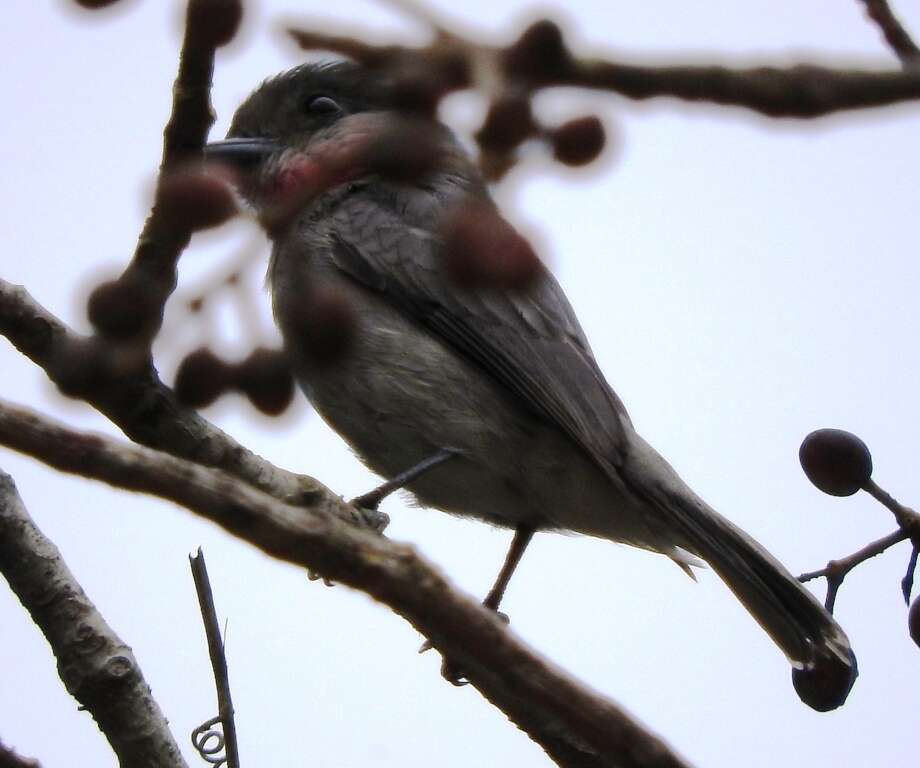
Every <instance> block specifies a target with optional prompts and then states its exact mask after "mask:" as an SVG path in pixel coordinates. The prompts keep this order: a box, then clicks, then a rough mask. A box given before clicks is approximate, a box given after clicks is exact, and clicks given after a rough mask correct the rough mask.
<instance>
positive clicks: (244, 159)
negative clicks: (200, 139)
mask: <svg viewBox="0 0 920 768" xmlns="http://www.w3.org/2000/svg"><path fill="white" fill-rule="evenodd" d="M280 146H281V145H280V144H279V143H278V142H277V141H275V140H274V139H224V140H223V141H212V142H211V143H210V144H208V145H207V146H205V148H204V159H205V160H207V161H211V162H216V163H223V164H224V165H229V166H231V167H232V168H235V169H236V170H238V171H254V170H255V169H256V168H258V167H259V165H261V164H262V162H263V161H264V160H265V159H266V158H267V157H269V156H270V155H271V154H273V153H274V152H276V151H277V150H278V149H279V147H280Z"/></svg>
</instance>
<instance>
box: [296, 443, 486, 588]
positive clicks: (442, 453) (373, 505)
mask: <svg viewBox="0 0 920 768" xmlns="http://www.w3.org/2000/svg"><path fill="white" fill-rule="evenodd" d="M459 453H460V450H459V449H457V448H441V449H440V450H439V451H438V452H437V453H433V454H432V455H431V456H429V457H428V458H426V459H422V460H421V461H420V462H419V463H418V464H416V465H415V466H412V467H409V469H407V470H406V471H405V472H400V473H399V474H398V475H396V477H393V478H390V479H389V480H387V481H386V482H385V483H383V484H381V485H378V486H377V487H376V488H374V489H373V490H370V491H368V492H367V493H365V494H362V495H361V496H356V497H355V498H353V499H352V500H351V501H350V502H349V503H350V504H351V505H352V506H353V507H355V508H356V509H358V510H362V509H367V510H372V511H374V512H376V511H377V507H378V506H380V502H381V501H383V500H384V499H385V498H386V497H387V496H389V495H390V494H391V493H393V491H398V490H399V489H400V488H403V487H405V486H406V485H408V484H409V483H411V482H412V481H413V480H415V479H416V478H417V477H421V476H422V475H424V474H425V473H426V472H428V471H429V470H432V469H434V468H435V467H437V466H438V465H439V464H443V463H444V462H445V461H447V460H448V459H451V458H453V457H454V456H457V455H458V454H459ZM380 514H381V517H382V518H383V524H382V525H381V526H379V527H378V528H377V531H378V533H382V532H383V529H384V528H385V527H386V524H387V523H388V522H389V521H390V519H389V518H388V517H387V516H386V515H384V514H383V513H380ZM307 578H309V579H310V581H316V580H317V579H322V580H323V584H325V585H326V586H327V587H331V586H334V585H333V583H332V582H331V581H329V579H327V578H325V577H324V576H320V575H319V574H318V573H316V572H314V571H307ZM499 597H501V596H499Z"/></svg>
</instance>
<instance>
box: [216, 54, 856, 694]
mask: <svg viewBox="0 0 920 768" xmlns="http://www.w3.org/2000/svg"><path fill="white" fill-rule="evenodd" d="M318 96H323V97H327V98H328V99H331V100H332V102H333V104H334V105H335V106H336V107H337V109H336V110H331V109H329V104H328V103H325V102H321V103H317V102H315V101H314V99H316V98H317V97H318ZM311 104H312V105H314V106H316V105H317V104H318V105H319V106H322V107H323V109H322V110H314V111H311V109H312V108H311V106H310V105H311ZM388 108H389V103H388V97H387V89H386V82H385V81H383V80H381V79H379V78H376V79H375V77H374V76H372V75H371V74H370V73H368V72H365V71H364V70H362V69H361V68H359V67H357V66H354V65H336V66H320V67H317V66H310V65H307V66H303V67H300V68H297V69H295V70H293V71H291V72H289V73H285V74H283V75H281V76H279V77H278V78H276V79H274V80H270V81H268V82H267V83H265V84H264V85H263V86H262V87H261V88H260V89H259V90H258V91H256V93H255V94H253V96H252V97H250V99H249V100H248V101H247V102H246V103H245V104H244V105H243V106H242V107H241V108H240V110H239V111H238V112H237V115H236V117H235V118H234V121H233V125H232V127H231V130H230V134H229V135H230V137H233V138H235V139H236V140H237V145H238V146H242V145H245V142H243V141H242V140H243V139H253V140H256V141H259V142H263V144H261V145H260V146H261V152H262V154H263V155H264V158H263V159H264V162H263V164H262V165H263V168H265V169H268V171H266V172H269V171H270V169H271V167H272V164H273V163H275V164H277V163H283V162H284V161H285V160H284V158H285V157H289V156H290V154H289V153H291V152H292V151H293V152H301V153H304V154H306V155H309V153H310V150H311V147H312V146H314V144H315V143H316V142H318V141H324V142H327V143H328V142H330V141H331V142H335V141H339V140H343V139H344V138H345V137H347V136H348V135H349V131H350V130H354V129H353V128H352V126H355V125H358V124H359V120H358V118H359V117H360V116H362V115H368V114H377V113H380V114H386V112H387V110H388ZM361 125H362V126H363V127H362V128H361V130H366V129H367V128H366V125H367V124H366V121H365V122H364V123H361ZM432 131H434V132H435V133H436V135H437V136H438V137H439V141H441V143H442V145H443V147H444V151H445V157H446V158H449V162H445V163H444V167H443V168H438V169H436V171H435V172H434V173H431V174H428V175H427V176H426V177H425V178H424V179H421V180H418V181H414V182H411V183H397V182H393V181H386V180H383V179H381V178H377V177H374V176H368V177H364V178H358V179H353V180H350V181H347V182H345V183H343V184H339V185H337V186H335V187H334V188H333V189H330V190H328V191H327V192H325V193H324V194H323V195H321V196H320V197H319V198H318V199H316V200H313V201H311V202H310V203H308V204H306V205H305V206H304V207H303V209H302V210H300V211H298V213H297V215H296V216H295V217H294V219H293V220H292V221H291V222H290V224H289V225H288V226H287V227H286V228H285V229H284V230H283V231H281V232H279V233H275V235H274V239H275V243H274V250H273V256H272V265H271V269H270V283H271V287H272V292H273V301H274V309H275V315H276V318H277V321H278V323H279V326H280V327H281V330H282V333H283V335H284V338H285V344H286V348H287V349H288V350H289V352H290V353H291V355H292V358H293V359H294V361H295V365H296V368H297V373H298V378H299V381H300V383H301V385H302V387H303V389H304V391H305V392H306V394H307V396H308V397H309V399H310V400H311V402H312V403H313V404H314V406H315V407H316V409H317V411H318V412H319V413H320V414H321V415H322V416H323V418H324V419H325V420H326V421H327V422H328V423H329V424H330V425H331V426H332V427H333V429H335V430H336V431H337V432H338V433H339V434H340V435H342V437H343V438H344V439H345V440H346V441H347V442H348V443H349V445H350V446H351V447H352V448H353V449H354V450H355V452H356V453H357V454H358V455H359V456H360V457H361V458H362V459H363V460H364V461H365V462H366V463H367V465H368V466H369V467H370V468H371V469H373V470H374V471H375V472H378V473H379V474H381V475H383V476H385V477H391V476H393V475H395V474H397V473H399V472H401V471H403V470H405V469H407V468H408V467H410V466H412V465H414V464H416V463H417V462H419V461H421V460H423V459H425V458H426V457H428V456H430V455H431V454H432V453H434V452H435V451H437V450H438V449H439V448H442V447H444V446H449V447H452V448H456V449H459V451H460V455H459V456H458V457H457V458H455V459H452V460H451V461H449V462H447V463H445V464H443V465H441V466H439V467H438V468H436V469H434V470H432V471H431V472H429V473H427V474H425V475H423V476H422V477H420V478H419V479H417V480H416V481H414V482H413V483H412V484H411V485H410V490H411V491H412V492H413V493H414V494H415V495H416V496H417V498H418V499H419V501H420V502H421V503H423V504H425V505H429V506H432V507H436V508H439V509H442V510H445V511H447V512H450V513H453V514H458V515H466V516H472V517H476V518H480V519H483V520H487V521H489V522H492V523H495V524H499V525H505V526H510V527H516V528H517V527H521V526H527V527H533V528H537V529H559V530H569V531H576V532H579V533H584V534H589V535H593V536H599V537H603V538H607V539H611V540H613V541H618V542H625V543H628V544H632V545H634V546H638V547H642V548H644V549H648V550H652V551H656V552H660V553H662V554H665V555H667V556H668V557H670V558H672V559H673V560H675V561H676V562H678V564H680V565H681V566H682V567H684V568H685V570H688V571H689V568H688V564H689V563H692V562H694V557H699V558H702V559H703V560H705V561H706V562H707V563H708V564H709V565H710V566H711V567H712V568H713V569H714V570H715V571H716V573H718V574H719V576H721V577H722V579H723V580H724V581H725V582H726V584H728V586H729V588H731V589H732V591H733V592H734V593H735V594H736V595H737V596H738V597H739V599H740V600H741V602H742V603H743V604H744V605H745V607H746V608H747V609H748V610H749V611H750V612H751V614H752V615H753V616H754V617H755V618H756V619H757V621H758V622H759V623H760V624H761V625H762V626H763V627H764V629H765V630H766V631H767V632H768V633H769V634H770V636H771V637H772V638H773V640H774V641H775V642H776V643H777V645H778V646H779V647H780V648H781V649H782V651H783V652H784V653H785V654H786V656H787V657H788V658H789V659H790V660H791V661H792V662H793V665H794V666H795V667H796V668H799V669H801V670H802V672H803V674H805V675H806V676H808V679H809V681H810V682H813V683H819V684H820V685H821V686H824V688H825V689H827V690H825V691H824V692H825V693H828V692H829V694H830V696H831V698H832V699H834V701H835V702H836V703H835V704H834V706H837V705H839V703H842V701H843V699H844V698H845V697H846V694H847V692H848V691H849V688H850V686H851V685H852V683H853V680H854V679H855V676H856V662H855V657H854V656H853V653H852V651H851V650H850V646H849V642H848V640H847V637H846V635H845V634H844V632H843V631H842V630H841V629H840V627H839V626H838V625H837V623H836V622H835V621H834V619H833V618H832V617H831V616H830V615H829V614H828V613H827V612H826V611H825V610H824V608H823V607H822V606H821V605H820V604H818V602H817V601H816V600H815V599H814V598H813V597H812V595H811V594H810V593H809V592H808V591H807V590H805V589H804V588H803V587H802V586H801V585H800V584H799V583H798V582H797V581H796V579H795V578H794V577H793V576H792V575H790V574H789V573H788V571H786V570H785V568H783V566H782V565H781V564H780V563H779V562H778V561H776V560H775V559H774V558H773V557H772V556H771V555H770V554H769V553H767V552H766V550H764V549H763V548H762V547H761V546H760V545H758V544H757V543H756V542H755V541H754V540H753V539H751V538H750V537H749V536H748V535H747V534H745V533H744V532H742V531H741V530H740V529H738V528H737V527H736V526H734V525H732V524H731V523H730V522H728V521H727V520H726V519H724V518H723V517H721V516H720V515H718V514H717V513H716V512H715V511H714V510H712V509H711V508H710V507H709V506H708V505H706V504H705V502H703V501H702V500H701V499H700V498H699V497H698V496H696V494H694V493H693V491H692V490H691V489H690V488H688V487H687V485H686V484H685V483H684V482H683V481H682V480H681V479H680V477H679V476H678V475H677V473H676V472H675V471H674V470H673V469H672V467H671V466H670V465H669V464H668V463H667V462H666V461H665V460H664V459H663V458H662V457H661V456H659V455H658V453H656V452H655V451H654V449H652V448H651V447H650V446H649V445H648V444H647V443H646V442H645V441H644V440H643V439H642V438H641V437H640V436H639V435H638V434H637V433H636V432H635V430H634V429H633V426H632V423H631V421H630V419H629V416H628V415H627V413H626V409H625V408H624V406H623V404H622V403H621V402H620V400H619V398H618V397H617V395H616V394H615V393H614V392H613V390H612V389H611V388H610V386H609V385H608V384H607V382H606V380H605V379H604V376H603V374H602V373H601V371H600V369H599V368H598V365H597V363H596V361H595V359H594V356H593V354H592V352H591V348H590V346H589V344H588V341H587V338H586V336H585V333H584V331H583V330H582V329H581V327H580V325H579V323H578V320H577V318H576V317H575V313H574V312H573V310H572V308H571V306H570V305H569V303H568V301H567V300H566V298H565V295H564V294H563V292H562V289H561V288H560V287H559V285H558V283H557V282H556V281H555V280H554V279H553V277H552V276H551V275H550V274H549V273H548V272H545V271H543V272H542V274H541V275H540V277H539V279H538V280H537V281H536V284H535V285H534V286H533V287H532V288H531V289H529V290H527V291H526V292H513V291H512V292H508V291H497V290H482V291H475V292H472V291H465V290H460V289H458V288H457V287H456V286H455V285H454V284H453V283H451V282H450V281H449V280H448V278H447V276H446V275H445V270H444V269H443V266H442V263H441V247H442V243H441V240H440V238H439V235H438V232H439V225H440V224H441V222H442V220H443V217H444V215H445V213H447V212H449V211H451V210H453V209H454V207H455V206H457V205H458V204H460V203H462V202H463V201H464V200H466V199H468V198H469V197H474V198H476V199H477V200H479V201H485V202H486V203H487V204H489V205H491V203H490V202H488V201H489V196H488V192H487V190H486V188H485V186H484V184H483V182H482V180H481V179H480V176H479V174H478V172H477V171H476V170H475V168H474V167H473V165H472V164H471V163H470V162H469V160H467V159H466V158H465V156H464V155H463V153H462V151H461V150H460V149H459V147H458V146H457V144H456V142H455V141H454V139H453V138H452V136H451V135H450V134H449V132H447V131H446V129H444V128H443V127H442V126H433V127H432ZM220 146H221V145H219V144H218V145H216V149H215V154H217V155H218V156H220V154H219V150H220ZM286 153H287V154H286ZM250 196H251V197H252V199H253V200H254V201H255V203H256V204H257V205H258V204H259V202H260V201H259V197H258V192H257V191H254V190H253V189H251V190H250ZM306 287H310V288H316V287H323V288H327V289H331V290H335V291H337V292H339V293H341V294H342V295H343V296H345V297H346V298H347V300H348V302H349V304H350V306H351V307H352V308H353V310H354V312H355V315H356V320H357V326H356V328H357V333H356V338H355V341H354V343H353V344H352V345H351V346H350V347H349V348H348V350H347V353H346V354H345V356H344V359H343V360H342V361H341V362H340V363H339V364H337V365H335V366H331V367H316V366H311V365H310V364H309V360H308V359H307V357H305V356H304V355H303V354H302V347H301V344H300V339H299V337H298V333H299V327H300V326H299V325H298V323H299V320H298V317H299V313H300V310H301V308H302V306H303V302H304V300H305V296H306V295H307V291H306V290H305V288H306ZM688 553H689V554H688ZM827 681H830V682H827ZM822 690H824V689H822ZM835 694H836V698H835ZM800 695H802V693H801V690H800ZM803 698H805V697H803ZM837 698H839V701H836V699H837ZM809 703H811V704H812V705H813V706H817V705H816V704H815V702H809ZM819 708H830V707H828V706H820V707H819Z"/></svg>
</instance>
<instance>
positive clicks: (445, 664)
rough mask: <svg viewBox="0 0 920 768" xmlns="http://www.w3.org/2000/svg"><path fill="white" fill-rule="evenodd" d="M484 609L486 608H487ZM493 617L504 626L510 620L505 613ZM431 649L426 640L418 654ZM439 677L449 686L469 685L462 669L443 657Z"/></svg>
mask: <svg viewBox="0 0 920 768" xmlns="http://www.w3.org/2000/svg"><path fill="white" fill-rule="evenodd" d="M486 607H487V608H488V607H489V606H486ZM492 610H494V609H492ZM495 616H496V617H497V618H498V619H499V620H500V621H501V622H502V623H503V624H505V625H508V624H510V623H511V619H509V618H508V614H506V613H502V612H501V611H495ZM432 648H434V646H433V645H432V644H431V641H430V640H426V641H425V642H424V643H422V646H421V647H420V648H419V649H418V652H419V653H425V651H430V650H431V649H432ZM441 677H443V678H444V679H445V680H447V682H448V683H450V684H451V685H454V686H457V687H458V688H460V687H461V686H464V685H469V682H470V681H469V680H467V678H466V675H465V674H464V672H463V668H462V667H461V666H460V665H458V664H456V663H455V662H454V661H452V660H451V659H449V658H448V657H447V656H445V657H444V660H443V661H442V662H441Z"/></svg>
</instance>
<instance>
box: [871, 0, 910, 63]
mask: <svg viewBox="0 0 920 768" xmlns="http://www.w3.org/2000/svg"><path fill="white" fill-rule="evenodd" d="M860 2H861V3H862V4H863V5H865V6H866V15H867V16H868V17H869V18H870V19H872V21H874V22H875V24H876V26H878V28H879V29H880V30H881V32H882V35H883V36H884V38H885V42H886V43H888V45H889V46H890V47H891V50H893V51H894V52H895V54H897V57H898V58H899V59H900V60H901V63H902V64H903V65H904V66H905V67H909V66H911V65H913V64H916V63H917V58H918V56H920V48H917V44H916V43H915V42H914V41H913V40H912V39H911V37H910V35H909V34H908V32H907V30H906V29H904V26H903V25H902V24H901V22H900V21H898V18H897V17H896V16H895V15H894V12H893V11H892V10H891V7H890V6H889V5H888V0H860Z"/></svg>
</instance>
